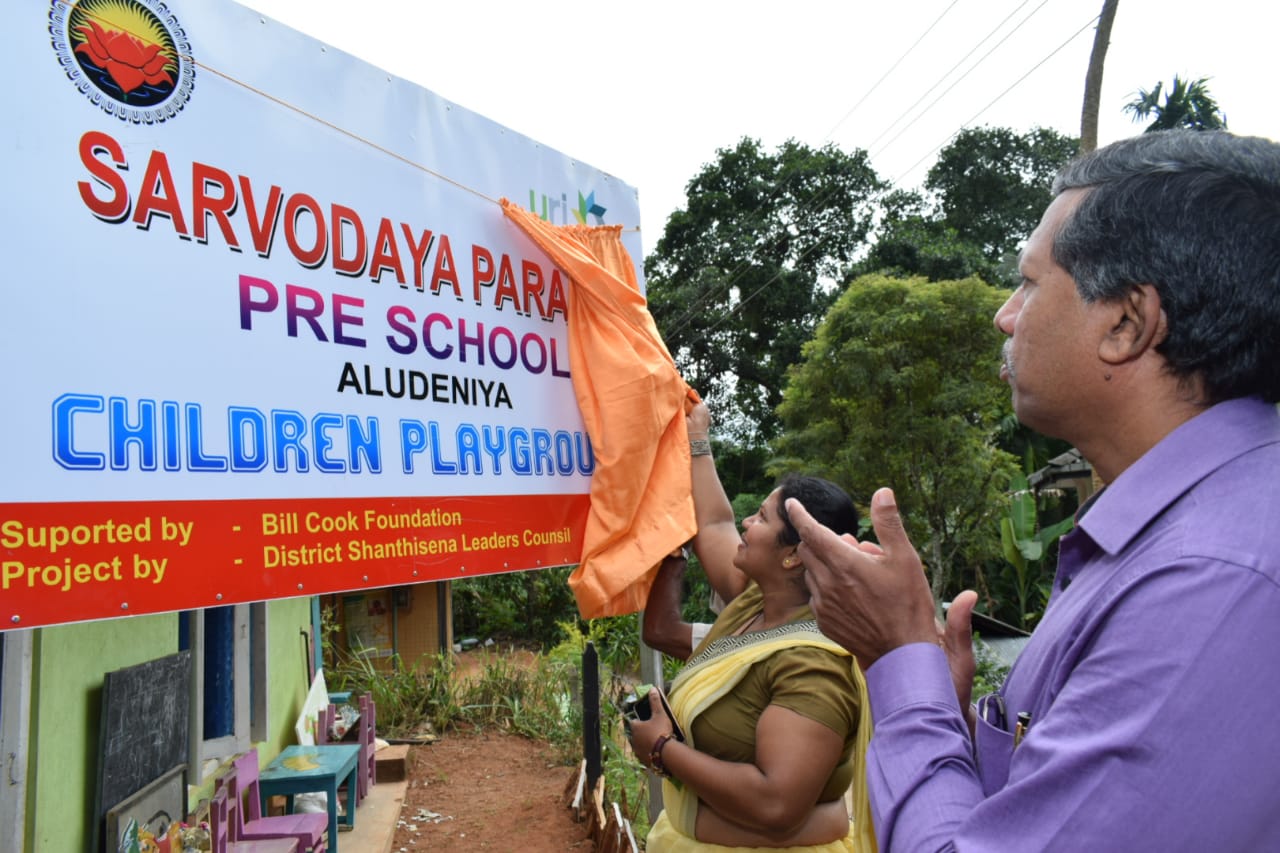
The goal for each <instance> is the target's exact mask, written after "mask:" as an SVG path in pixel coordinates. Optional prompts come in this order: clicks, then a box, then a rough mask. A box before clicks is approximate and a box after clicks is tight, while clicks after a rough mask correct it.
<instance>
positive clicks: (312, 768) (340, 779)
mask: <svg viewBox="0 0 1280 853" xmlns="http://www.w3.org/2000/svg"><path fill="white" fill-rule="evenodd" d="M359 759H360V745H359V744H350V745H348V744H324V745H321V746H289V747H285V750H284V752H281V753H280V754H279V755H277V756H276V757H275V758H274V759H273V760H272V761H271V763H270V764H268V765H267V766H266V767H264V768H262V772H261V773H260V774H259V776H258V790H259V792H260V793H261V795H262V807H263V812H264V813H265V812H266V806H267V798H268V797H273V796H276V795H281V794H282V795H284V796H285V797H287V802H288V804H287V808H288V810H289V811H291V812H292V811H293V795H294V794H303V793H309V792H312V791H323V792H324V794H325V797H326V799H327V801H328V802H327V805H328V807H329V850H330V851H332V853H337V851H338V788H339V787H341V786H342V785H343V784H344V783H345V784H346V786H347V813H346V815H345V816H344V817H343V820H342V822H343V823H345V824H347V825H348V826H355V823H356V806H357V805H359V796H360V795H359V786H358V785H357V783H356V770H357V769H358V768H359V765H360V761H359Z"/></svg>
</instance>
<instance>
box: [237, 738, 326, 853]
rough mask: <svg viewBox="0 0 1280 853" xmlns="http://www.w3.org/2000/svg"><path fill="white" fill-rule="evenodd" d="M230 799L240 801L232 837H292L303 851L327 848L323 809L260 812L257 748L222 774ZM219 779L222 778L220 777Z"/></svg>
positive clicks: (314, 852)
mask: <svg viewBox="0 0 1280 853" xmlns="http://www.w3.org/2000/svg"><path fill="white" fill-rule="evenodd" d="M222 779H223V780H225V783H222V784H223V785H224V787H226V788H227V796H228V799H229V800H232V801H234V802H235V803H237V804H240V805H241V808H238V809H234V818H235V819H234V820H233V821H232V827H231V838H232V839H234V840H237V841H238V840H246V841H248V840H257V839H271V838H292V839H294V840H296V841H297V844H298V850H299V851H302V853H327V851H328V849H329V816H328V815H327V814H325V813H323V812H298V813H296V814H286V815H270V816H264V815H263V814H262V794H261V792H260V791H259V788H258V748H257V747H253V748H252V749H250V750H249V751H248V752H246V753H245V754H244V755H242V756H240V757H239V758H237V759H235V761H233V762H232V763H231V770H230V771H228V772H227V773H226V774H224V776H223V777H222ZM220 782H221V780H220Z"/></svg>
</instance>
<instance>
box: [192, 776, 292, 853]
mask: <svg viewBox="0 0 1280 853" xmlns="http://www.w3.org/2000/svg"><path fill="white" fill-rule="evenodd" d="M232 802H233V798H232V797H231V795H230V789H229V786H227V785H222V786H219V787H218V788H217V789H216V790H215V791H214V792H213V800H212V801H211V802H210V803H209V835H210V839H211V840H212V842H213V853H297V851H298V840H297V839H296V838H262V839H255V840H248V839H245V840H242V841H233V840H232V839H231V828H232V826H233V825H234V823H235V820H236V815H238V813H239V809H237V808H235V807H234V806H233V805H231V803H232Z"/></svg>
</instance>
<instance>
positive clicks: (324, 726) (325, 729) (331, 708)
mask: <svg viewBox="0 0 1280 853" xmlns="http://www.w3.org/2000/svg"><path fill="white" fill-rule="evenodd" d="M337 718H338V706H337V705H335V704H333V703H332V702H330V703H329V704H328V705H325V706H324V707H323V708H321V709H320V716H319V718H318V719H317V720H316V743H318V744H323V743H328V742H329V741H330V740H332V739H333V735H332V732H333V721H334V720H336V719H337Z"/></svg>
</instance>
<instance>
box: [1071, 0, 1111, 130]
mask: <svg viewBox="0 0 1280 853" xmlns="http://www.w3.org/2000/svg"><path fill="white" fill-rule="evenodd" d="M1119 5H1120V0H1103V2H1102V13H1101V14H1099V15H1098V27H1097V29H1096V30H1094V33H1093V52H1092V53H1090V54H1089V70H1088V72H1087V73H1086V74H1085V76H1084V102H1083V104H1082V105H1081V109H1080V153H1082V154H1087V153H1089V152H1090V151H1092V150H1093V149H1095V148H1097V147H1098V110H1099V108H1100V106H1101V104H1102V67H1103V65H1104V63H1105V62H1106V58H1107V47H1108V46H1109V45H1110V44H1111V25H1112V24H1113V23H1114V22H1115V19H1116V7H1117V6H1119Z"/></svg>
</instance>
